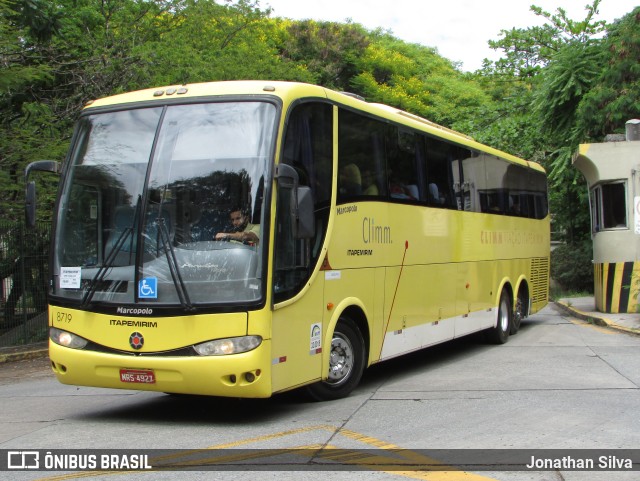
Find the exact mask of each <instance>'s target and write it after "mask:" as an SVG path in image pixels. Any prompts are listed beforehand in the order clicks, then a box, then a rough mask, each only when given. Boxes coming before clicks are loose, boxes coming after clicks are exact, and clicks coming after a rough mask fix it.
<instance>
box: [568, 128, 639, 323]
mask: <svg viewBox="0 0 640 481" xmlns="http://www.w3.org/2000/svg"><path fill="white" fill-rule="evenodd" d="M605 140H606V141H605V142H604V143H599V144H581V145H580V147H579V149H578V152H576V154H575V155H574V158H573V165H574V166H575V167H576V168H577V169H578V170H579V171H580V172H582V174H583V175H584V177H585V179H586V180H587V184H588V186H589V206H590V209H591V237H592V239H593V262H594V298H595V304H596V306H595V307H596V309H597V310H598V311H600V312H608V313H619V312H638V311H640V302H639V300H638V295H639V293H640V120H630V121H628V122H627V124H626V134H625V135H619V136H618V135H612V136H607V138H606V139H605Z"/></svg>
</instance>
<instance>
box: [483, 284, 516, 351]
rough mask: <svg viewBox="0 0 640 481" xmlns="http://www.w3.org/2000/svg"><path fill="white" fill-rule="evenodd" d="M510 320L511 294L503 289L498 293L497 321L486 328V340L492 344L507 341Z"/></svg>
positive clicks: (511, 317)
mask: <svg viewBox="0 0 640 481" xmlns="http://www.w3.org/2000/svg"><path fill="white" fill-rule="evenodd" d="M512 320H513V312H512V309H511V296H510V295H509V292H507V290H506V289H503V290H502V293H501V294H500V303H499V304H498V322H497V323H496V326H495V327H492V328H490V329H489V330H487V340H488V341H489V342H490V343H492V344H504V343H505V342H507V339H509V332H510V331H511V323H512Z"/></svg>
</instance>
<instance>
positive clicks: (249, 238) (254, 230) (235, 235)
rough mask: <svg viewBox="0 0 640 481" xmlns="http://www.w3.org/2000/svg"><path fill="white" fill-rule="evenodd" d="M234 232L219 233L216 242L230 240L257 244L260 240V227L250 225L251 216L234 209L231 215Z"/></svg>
mask: <svg viewBox="0 0 640 481" xmlns="http://www.w3.org/2000/svg"><path fill="white" fill-rule="evenodd" d="M229 216H230V219H231V224H232V225H233V228H232V229H231V230H232V232H218V233H217V234H216V237H215V239H216V240H229V241H237V242H243V243H246V244H257V243H258V242H259V240H260V225H259V224H251V223H249V216H247V215H245V214H244V212H243V211H242V210H241V209H239V208H234V209H232V210H231V212H230V213H229Z"/></svg>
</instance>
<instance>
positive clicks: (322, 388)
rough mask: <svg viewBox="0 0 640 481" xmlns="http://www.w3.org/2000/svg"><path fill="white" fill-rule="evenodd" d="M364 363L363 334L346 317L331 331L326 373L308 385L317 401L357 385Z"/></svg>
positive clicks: (337, 397)
mask: <svg viewBox="0 0 640 481" xmlns="http://www.w3.org/2000/svg"><path fill="white" fill-rule="evenodd" d="M364 366H365V346H364V340H363V339H362V334H361V333H360V330H359V329H358V327H357V326H356V324H355V323H354V322H353V321H352V320H351V319H349V318H341V319H340V321H339V322H338V325H337V326H336V329H335V331H334V332H333V338H332V339H331V351H330V353H329V375H328V377H327V379H326V380H325V381H320V382H317V383H315V384H312V385H310V386H308V387H307V392H308V393H309V395H310V396H311V397H312V398H313V399H315V400H317V401H328V400H332V399H339V398H343V397H346V396H348V395H349V394H350V393H351V391H353V389H354V388H355V387H356V386H357V385H358V383H359V382H360V378H361V377H362V372H363V371H364Z"/></svg>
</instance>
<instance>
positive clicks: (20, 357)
mask: <svg viewBox="0 0 640 481" xmlns="http://www.w3.org/2000/svg"><path fill="white" fill-rule="evenodd" d="M48 355H49V347H48V343H47V342H43V343H42V342H41V343H37V344H29V345H26V346H20V347H10V348H3V349H0V364H4V363H5V362H15V361H24V360H25V359H38V358H41V357H46V356H48Z"/></svg>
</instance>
